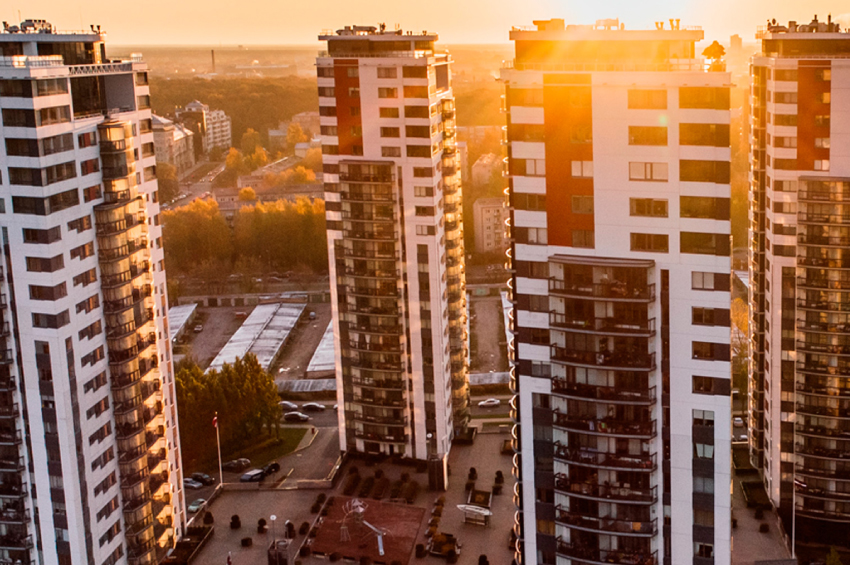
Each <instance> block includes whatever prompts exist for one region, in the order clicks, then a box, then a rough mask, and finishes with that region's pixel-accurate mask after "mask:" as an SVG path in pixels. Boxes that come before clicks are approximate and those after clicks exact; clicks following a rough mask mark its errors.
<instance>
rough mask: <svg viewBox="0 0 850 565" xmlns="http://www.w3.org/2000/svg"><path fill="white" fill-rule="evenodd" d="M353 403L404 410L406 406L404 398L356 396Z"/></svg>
mask: <svg viewBox="0 0 850 565" xmlns="http://www.w3.org/2000/svg"><path fill="white" fill-rule="evenodd" d="M351 401H352V402H353V403H355V404H367V405H369V406H389V407H393V408H404V407H405V405H406V402H405V400H404V398H386V397H383V398H381V397H368V396H362V395H354V397H353V398H352V399H351Z"/></svg>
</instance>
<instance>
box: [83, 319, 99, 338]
mask: <svg viewBox="0 0 850 565" xmlns="http://www.w3.org/2000/svg"><path fill="white" fill-rule="evenodd" d="M101 333H103V324H102V323H101V321H100V320H97V321H95V322H94V323H92V324H89V325H88V326H86V327H84V328H83V329H81V330H80V331H79V335H78V337H79V338H80V339H81V340H82V339H91V338H93V337H94V336H96V335H100V334H101Z"/></svg>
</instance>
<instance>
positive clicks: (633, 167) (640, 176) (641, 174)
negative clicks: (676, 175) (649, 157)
mask: <svg viewBox="0 0 850 565" xmlns="http://www.w3.org/2000/svg"><path fill="white" fill-rule="evenodd" d="M629 180H647V181H664V182H667V163H629Z"/></svg>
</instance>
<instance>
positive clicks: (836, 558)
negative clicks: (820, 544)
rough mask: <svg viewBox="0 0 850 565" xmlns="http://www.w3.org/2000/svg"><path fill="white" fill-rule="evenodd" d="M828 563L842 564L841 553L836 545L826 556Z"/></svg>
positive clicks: (827, 564)
mask: <svg viewBox="0 0 850 565" xmlns="http://www.w3.org/2000/svg"><path fill="white" fill-rule="evenodd" d="M826 565H842V562H841V554H840V553H838V550H837V549H836V548H835V546H833V547H830V548H829V555H827V556H826Z"/></svg>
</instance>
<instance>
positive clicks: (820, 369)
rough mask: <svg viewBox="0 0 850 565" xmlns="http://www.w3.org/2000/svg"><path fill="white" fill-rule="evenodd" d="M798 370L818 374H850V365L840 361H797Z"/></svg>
mask: <svg viewBox="0 0 850 565" xmlns="http://www.w3.org/2000/svg"><path fill="white" fill-rule="evenodd" d="M797 371H799V372H801V373H812V374H816V375H842V376H843V375H848V374H850V365H847V364H845V363H839V364H838V365H837V366H836V365H828V364H826V363H818V362H815V361H797Z"/></svg>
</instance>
